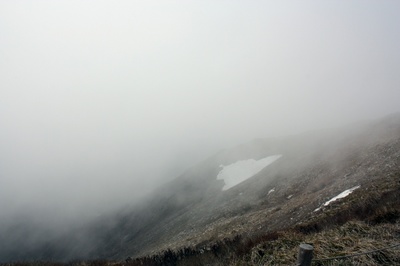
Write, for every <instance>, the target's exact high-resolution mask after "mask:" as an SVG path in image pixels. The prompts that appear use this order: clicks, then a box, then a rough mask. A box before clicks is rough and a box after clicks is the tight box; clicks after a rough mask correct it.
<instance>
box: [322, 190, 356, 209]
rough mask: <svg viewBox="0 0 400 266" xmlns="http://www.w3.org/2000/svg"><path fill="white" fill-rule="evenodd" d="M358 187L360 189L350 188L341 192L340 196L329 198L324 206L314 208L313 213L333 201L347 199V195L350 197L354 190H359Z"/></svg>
mask: <svg viewBox="0 0 400 266" xmlns="http://www.w3.org/2000/svg"><path fill="white" fill-rule="evenodd" d="M359 187H360V186H355V187H352V188H350V189H347V190H345V191H343V192H342V193H340V194H339V195H337V196H336V197H333V198H331V199H330V200H328V201H327V202H325V203H324V204H322V206H321V207H319V208H316V209H315V210H314V211H315V212H316V211H319V210H320V209H321V208H322V207H324V206H328V205H329V204H331V202H334V201H335V200H338V199H341V198H344V197H347V196H348V195H350V194H351V193H352V192H353V191H354V190H356V189H357V188H359Z"/></svg>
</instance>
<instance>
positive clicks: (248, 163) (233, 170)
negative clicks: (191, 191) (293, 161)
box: [217, 155, 282, 190]
mask: <svg viewBox="0 0 400 266" xmlns="http://www.w3.org/2000/svg"><path fill="white" fill-rule="evenodd" d="M281 156H282V155H272V156H268V157H266V158H263V159H261V160H258V161H256V160H254V159H249V160H243V161H237V162H236V163H233V164H230V165H226V166H223V165H220V167H222V170H221V171H220V172H219V173H218V175H217V179H218V180H221V179H222V180H224V182H225V186H224V187H223V188H222V190H227V189H230V188H231V187H234V186H236V185H237V184H239V183H242V182H243V181H245V180H246V179H248V178H250V177H252V176H254V175H255V174H257V173H258V172H260V171H261V170H262V169H264V168H265V167H267V166H268V165H270V164H271V163H273V162H274V161H276V160H278V159H279V158H280V157H281Z"/></svg>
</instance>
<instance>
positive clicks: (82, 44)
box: [0, 0, 400, 217]
mask: <svg viewBox="0 0 400 266" xmlns="http://www.w3.org/2000/svg"><path fill="white" fill-rule="evenodd" d="M399 10H400V2H399V1H232V0H229V1H147V0H146V1H97V0H96V1H94V0H93V1H80V0H79V1H50V0H49V1H7V0H1V1H0V73H1V74H0V147H1V148H0V208H1V210H2V211H1V214H0V215H2V216H3V217H5V216H7V217H12V215H14V214H15V213H18V212H21V211H24V210H29V209H30V210H33V209H34V210H39V211H38V213H41V212H43V213H47V212H48V211H53V210H57V209H58V211H59V212H60V213H62V215H67V216H69V217H73V216H74V215H77V214H79V213H81V210H82V209H84V208H90V210H91V211H92V212H93V213H96V212H98V211H101V210H107V209H110V208H113V207H114V206H116V205H118V204H121V203H122V202H127V201H129V200H130V201H132V200H133V199H134V198H135V197H136V196H138V195H141V194H143V193H144V192H146V191H148V189H150V188H151V187H153V186H154V185H155V184H156V183H157V184H158V183H159V182H160V180H161V182H164V181H166V180H170V179H172V178H173V177H175V176H176V175H178V174H179V173H180V172H181V171H183V170H184V169H185V168H186V167H188V166H190V165H191V164H193V163H195V162H197V161H199V160H201V159H204V157H206V156H209V155H211V154H213V153H215V152H216V151H218V150H219V149H222V148H227V147H230V146H232V145H236V144H239V143H241V142H245V141H248V140H251V139H253V138H255V137H269V136H277V135H286V134H295V133H299V132H302V131H306V130H310V129H317V128H326V127H334V126H337V125H343V124H346V123H349V122H352V121H356V120H360V119H361V120H363V119H370V118H377V117H380V116H384V115H386V114H388V113H392V112H398V111H400V87H399V85H400V73H399V70H400V49H399V47H400V16H399ZM61 206H62V208H60V207H61ZM86 213H91V212H90V211H89V212H87V211H86ZM0 217H1V216H0Z"/></svg>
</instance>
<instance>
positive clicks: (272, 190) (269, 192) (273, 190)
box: [267, 188, 275, 195]
mask: <svg viewBox="0 0 400 266" xmlns="http://www.w3.org/2000/svg"><path fill="white" fill-rule="evenodd" d="M272 192H275V188H273V189H271V190H270V191H268V194H267V195H269V194H271V193H272Z"/></svg>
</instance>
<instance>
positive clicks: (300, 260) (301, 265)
mask: <svg viewBox="0 0 400 266" xmlns="http://www.w3.org/2000/svg"><path fill="white" fill-rule="evenodd" d="M313 250H314V247H313V246H311V245H309V244H305V243H303V244H300V246H299V255H298V257H297V266H311V260H312V256H313Z"/></svg>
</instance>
